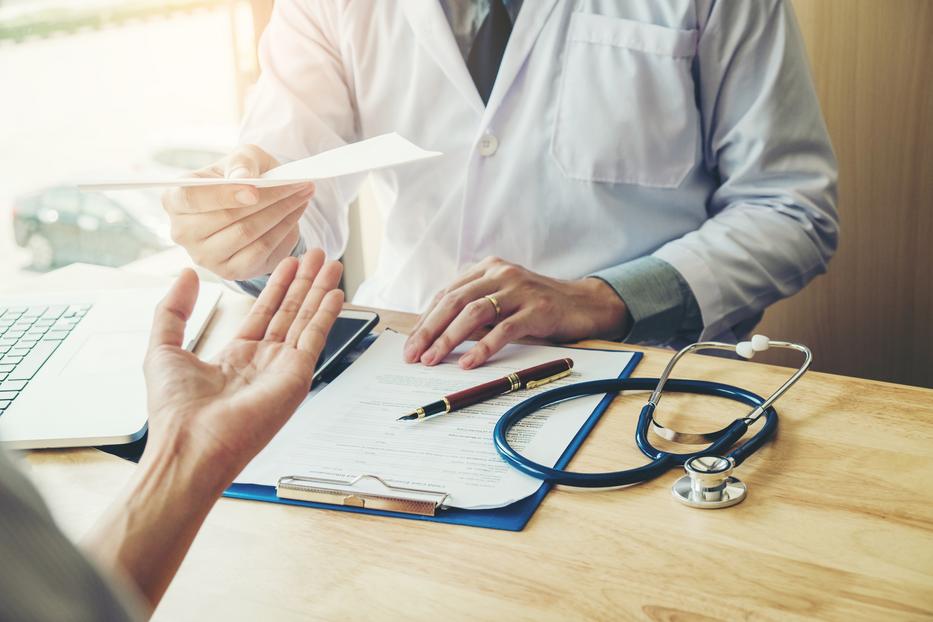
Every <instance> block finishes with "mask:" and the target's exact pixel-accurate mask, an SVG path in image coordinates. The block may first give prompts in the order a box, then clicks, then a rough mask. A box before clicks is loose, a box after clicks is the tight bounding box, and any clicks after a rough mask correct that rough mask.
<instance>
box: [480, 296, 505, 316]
mask: <svg viewBox="0 0 933 622" xmlns="http://www.w3.org/2000/svg"><path fill="white" fill-rule="evenodd" d="M483 298H485V299H486V300H488V301H489V302H490V304H492V308H493V309H495V310H496V320H495V321H496V322H498V321H499V316H500V315H502V307H500V306H499V301H498V300H496V297H495V296H493V295H492V294H489V295H488V296H483Z"/></svg>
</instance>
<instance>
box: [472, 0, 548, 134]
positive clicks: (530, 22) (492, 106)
mask: <svg viewBox="0 0 933 622" xmlns="http://www.w3.org/2000/svg"><path fill="white" fill-rule="evenodd" d="M556 2H557V0H525V2H523V3H522V8H521V9H520V10H519V12H518V18H517V19H516V20H515V25H514V26H513V27H512V34H511V35H510V36H509V44H508V46H507V47H506V48H505V54H504V55H503V57H502V64H500V65H499V73H498V75H496V83H495V84H494V85H493V87H492V93H490V94H489V103H488V104H487V105H486V114H485V116H484V117H483V118H484V121H489V120H490V119H492V116H493V115H494V114H495V112H496V109H497V108H498V107H499V105H500V104H501V103H502V101H503V100H504V99H505V96H506V93H507V92H508V90H509V88H510V87H511V86H512V83H513V82H514V81H515V78H516V76H518V72H519V71H520V70H521V68H522V65H524V64H525V59H526V58H528V55H529V54H530V53H531V48H532V47H533V46H534V43H535V41H536V40H537V38H538V34H539V33H540V32H541V29H542V28H544V23H545V22H546V21H547V18H548V16H549V15H550V14H551V10H552V9H553V8H554V5H555V4H556ZM467 75H468V76H469V73H468V74H467Z"/></svg>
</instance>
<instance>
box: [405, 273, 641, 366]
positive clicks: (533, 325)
mask: <svg viewBox="0 0 933 622" xmlns="http://www.w3.org/2000/svg"><path fill="white" fill-rule="evenodd" d="M497 307H498V308H497ZM630 323H631V317H630V316H629V313H628V310H627V309H626V307H625V303H624V302H623V301H622V299H621V298H619V296H618V294H616V292H615V290H613V289H612V288H611V287H609V285H607V284H606V283H605V282H603V281H602V280H600V279H597V278H584V279H579V280H576V281H563V280H559V279H552V278H548V277H545V276H542V275H540V274H535V273H534V272H531V271H530V270H526V269H525V268H522V267H521V266H517V265H515V264H512V263H509V262H507V261H503V260H501V259H498V258H496V257H488V258H486V259H484V260H483V261H481V262H480V263H479V264H477V265H476V266H474V267H473V268H471V269H469V270H467V271H466V272H465V273H464V274H463V275H461V276H460V277H459V278H458V279H457V280H455V281H454V282H453V283H452V284H451V285H450V286H449V287H448V288H446V289H444V290H442V291H441V292H440V293H438V294H437V296H435V298H434V300H433V302H432V303H431V306H430V307H429V308H428V310H427V311H426V312H425V313H424V314H423V315H422V316H421V318H420V319H419V320H418V323H417V325H416V326H415V329H414V330H413V331H412V333H411V336H409V338H408V340H407V341H406V343H405V348H404V353H403V357H404V359H405V360H406V361H408V362H409V363H414V362H416V361H419V360H420V361H421V362H422V363H423V364H425V365H435V364H437V363H439V362H441V361H442V360H444V357H446V356H447V355H448V354H449V353H450V351H451V350H453V349H454V348H455V347H456V346H457V345H459V344H460V343H462V342H463V341H466V340H467V339H468V338H469V337H470V335H471V334H472V333H473V332H474V331H476V330H478V329H480V328H482V327H484V326H488V325H492V330H490V331H489V333H488V334H487V335H486V336H485V337H483V338H482V339H481V340H480V341H478V342H477V343H476V345H474V346H473V347H472V348H470V349H469V350H468V351H467V352H466V353H464V354H463V355H462V356H461V357H460V359H459V364H460V367H462V368H464V369H471V368H473V367H477V366H479V365H482V364H483V363H485V362H486V361H487V360H488V359H489V357H491V356H492V355H493V354H495V353H496V352H498V351H499V350H501V349H502V347H503V346H504V345H506V344H507V343H509V342H511V341H515V340H517V339H521V338H522V337H541V338H546V339H550V340H553V341H577V340H579V339H584V338H597V337H602V338H610V339H615V338H619V337H622V336H623V335H625V334H626V333H627V332H628V329H629V324H630Z"/></svg>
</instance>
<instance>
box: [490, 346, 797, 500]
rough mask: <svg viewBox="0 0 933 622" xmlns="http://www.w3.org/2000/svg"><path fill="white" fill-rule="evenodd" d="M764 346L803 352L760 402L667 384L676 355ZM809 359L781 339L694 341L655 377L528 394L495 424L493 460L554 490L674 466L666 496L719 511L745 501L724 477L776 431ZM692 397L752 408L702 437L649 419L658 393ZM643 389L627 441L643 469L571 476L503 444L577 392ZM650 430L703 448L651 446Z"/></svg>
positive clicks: (740, 392) (629, 478) (738, 393)
mask: <svg viewBox="0 0 933 622" xmlns="http://www.w3.org/2000/svg"><path fill="white" fill-rule="evenodd" d="M770 347H779V348H790V349H793V350H797V351H799V352H802V353H803V354H804V362H803V364H802V365H801V366H800V368H799V369H798V370H797V371H796V372H795V373H794V374H793V375H792V376H791V377H790V378H789V379H788V380H787V381H786V382H785V383H784V384H783V385H781V386H780V387H779V388H778V389H777V390H776V391H775V392H774V393H773V394H772V395H771V396H770V397H768V398H767V399H766V398H763V397H761V396H759V395H757V394H755V393H752V392H751V391H747V390H745V389H741V388H739V387H735V386H732V385H726V384H721V383H718V382H708V381H703V380H672V379H670V375H671V372H672V370H673V368H674V366H675V365H676V364H677V362H678V361H679V360H680V359H681V358H683V356H684V355H686V354H688V353H690V352H694V351H697V350H701V349H718V350H728V351H732V352H737V353H738V354H739V355H740V356H743V357H745V358H751V357H752V356H754V354H755V353H756V352H761V351H763V350H767V349H768V348H770ZM811 361H812V355H811V353H810V350H809V349H808V348H807V347H806V346H803V345H800V344H795V343H789V342H785V341H770V340H769V339H768V338H767V337H763V336H761V335H756V336H755V337H753V338H752V340H751V341H745V342H742V343H740V344H738V345H730V344H726V343H719V342H700V343H695V344H693V345H691V346H687V347H686V348H684V349H683V350H681V351H679V352H678V353H677V354H675V355H674V356H673V357H672V358H671V361H670V362H669V363H668V365H667V367H665V369H664V371H663V373H662V374H661V376H660V377H659V378H625V379H621V378H614V379H607V380H595V381H591V382H581V383H577V384H572V385H567V386H563V387H558V388H556V389H552V390H550V391H546V392H544V393H540V394H538V395H536V396H534V397H531V398H529V399H527V400H525V401H524V402H522V403H520V404H518V405H516V406H513V407H512V408H510V409H509V410H508V411H507V412H506V413H505V414H504V415H503V416H502V417H501V418H500V419H499V421H498V422H497V423H496V427H495V429H494V431H493V442H494V444H495V447H496V451H498V452H499V455H500V456H502V458H503V459H504V460H505V461H506V462H508V463H509V464H510V465H512V466H513V467H515V468H516V469H518V470H520V471H521V472H523V473H526V474H527V475H530V476H532V477H536V478H538V479H541V480H544V481H546V482H550V483H552V484H555V485H561V486H571V487H577V488H616V487H621V486H628V485H631V484H636V483H640V482H645V481H648V480H650V479H654V478H655V477H658V476H659V475H661V474H663V473H665V472H666V471H668V470H669V469H671V468H673V467H674V466H683V467H684V468H685V470H686V472H687V476H686V477H684V478H681V479H680V480H678V482H677V483H676V484H675V486H674V489H673V493H674V496H675V497H676V498H677V499H678V500H680V501H682V502H683V503H685V504H687V505H690V506H693V507H701V508H714V507H727V506H729V505H734V504H735V503H738V502H739V501H741V500H742V499H744V497H745V491H746V488H745V485H744V484H742V483H741V482H740V481H739V480H737V479H736V478H734V477H732V476H731V473H732V470H733V469H734V468H735V467H737V466H738V465H740V464H742V462H743V461H744V460H745V459H746V458H748V457H749V456H750V455H752V454H753V453H754V452H755V451H757V450H758V449H760V448H761V446H762V445H764V444H765V443H766V442H767V441H768V440H769V439H770V438H771V437H772V436H773V435H774V433H775V431H776V430H777V423H778V416H777V411H775V409H774V406H773V404H774V402H775V401H776V400H777V399H778V398H779V397H781V396H782V395H783V394H784V393H785V392H786V391H787V390H788V389H789V388H790V387H791V386H793V384H794V383H795V382H797V380H799V379H800V377H801V376H802V375H803V374H804V373H805V372H806V371H807V369H808V368H809V366H810V363H811ZM665 388H667V389H669V390H673V391H677V392H683V393H698V394H704V395H711V396H716V397H723V398H726V399H731V400H735V401H738V402H741V403H744V404H746V405H748V406H751V407H752V410H751V412H750V413H749V414H748V415H746V416H745V417H742V418H739V419H736V420H735V421H733V422H732V423H731V424H729V425H728V426H726V427H724V428H723V429H721V430H717V431H716V432H711V433H706V434H683V433H679V432H676V431H673V430H669V429H668V428H664V427H663V426H661V425H660V424H659V423H657V422H656V421H655V419H654V412H655V409H656V408H657V405H658V403H659V402H660V400H661V394H662V392H663V391H664V389H665ZM629 390H651V391H652V394H651V397H650V399H649V400H648V403H646V404H645V405H644V406H643V407H642V409H641V413H640V414H639V417H638V423H637V425H636V427H635V442H636V444H637V446H638V448H639V449H640V450H641V452H642V453H643V454H644V455H645V456H647V457H648V458H649V459H650V460H651V462H649V463H648V464H645V465H642V466H639V467H635V468H632V469H626V470H623V471H614V472H611V473H577V472H572V471H564V470H561V469H554V468H551V467H548V466H545V465H542V464H538V463H536V462H534V461H532V460H529V459H528V458H526V457H525V456H522V455H521V454H520V453H518V452H517V451H516V450H515V449H514V448H513V447H512V446H511V445H510V444H509V442H508V432H509V430H510V429H511V428H512V427H513V426H514V425H515V424H516V423H518V422H519V421H521V420H522V419H524V418H525V417H527V416H529V415H531V414H532V413H534V412H536V411H538V410H540V409H541V408H544V407H545V406H548V405H550V404H554V403H557V402H561V401H564V400H568V399H573V398H576V397H581V396H584V395H593V394H599V393H606V394H616V393H618V392H619V391H629ZM762 416H764V418H765V421H764V424H763V425H762V426H761V429H759V430H758V431H757V432H756V433H755V434H754V435H753V436H752V437H751V438H750V439H748V440H747V441H745V442H744V443H742V444H741V445H738V446H735V445H736V443H738V442H739V441H740V440H741V439H742V437H743V436H745V434H746V432H748V429H749V426H751V425H752V424H754V423H755V422H756V421H757V420H758V419H759V418H761V417H762ZM652 428H653V429H654V430H655V432H656V433H659V435H660V436H662V437H663V438H667V439H669V440H673V441H676V442H681V443H688V444H692V443H697V442H705V443H708V445H707V447H706V448H704V449H702V450H698V451H694V452H689V453H683V454H677V453H672V452H667V451H662V450H660V449H657V448H656V447H655V446H654V445H652V443H651V441H650V440H649V438H648V430H649V429H652ZM730 449H731V451H730Z"/></svg>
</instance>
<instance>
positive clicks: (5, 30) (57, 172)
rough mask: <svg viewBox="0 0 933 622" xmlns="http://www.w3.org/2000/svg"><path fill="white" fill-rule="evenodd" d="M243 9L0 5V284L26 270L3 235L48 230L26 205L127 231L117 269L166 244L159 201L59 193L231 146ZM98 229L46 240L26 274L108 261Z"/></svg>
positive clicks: (20, 244) (171, 169) (244, 59)
mask: <svg viewBox="0 0 933 622" xmlns="http://www.w3.org/2000/svg"><path fill="white" fill-rule="evenodd" d="M257 4H259V3H258V2H257ZM252 8H253V7H252V3H251V2H249V1H247V0H42V1H39V0H0V84H2V85H3V87H2V89H0V91H2V97H0V145H3V148H2V149H0V170H2V171H4V174H3V176H2V177H0V257H2V258H3V260H2V261H0V280H2V279H3V278H4V275H5V273H4V272H3V271H4V270H5V271H7V272H9V271H11V270H14V269H22V268H25V269H29V267H30V265H31V263H32V258H31V257H30V252H29V246H28V244H27V242H28V240H27V236H25V235H20V236H14V230H21V231H25V230H28V231H29V232H31V233H33V234H36V233H38V234H40V237H41V229H42V228H43V227H45V226H47V225H48V223H43V222H42V221H41V219H36V218H35V215H32V216H30V213H31V211H33V210H31V208H29V205H34V203H35V198H36V197H40V198H41V202H42V203H43V205H46V206H48V207H49V209H50V210H53V211H54V212H55V213H58V212H64V211H77V212H79V213H77V214H76V215H75V216H74V220H75V221H76V222H77V221H79V220H80V221H81V222H84V223H86V224H87V223H90V222H91V219H93V220H95V221H100V222H101V223H107V222H111V223H115V222H116V221H120V220H121V219H122V220H125V221H126V223H128V224H127V226H130V227H133V228H135V229H138V230H139V231H137V233H139V235H138V236H137V235H136V234H135V233H134V235H133V236H132V239H133V240H141V241H140V242H138V244H137V246H138V251H139V252H138V254H134V252H132V250H133V249H130V251H129V252H125V253H120V254H119V257H120V261H132V260H133V259H134V258H135V257H136V256H143V255H145V254H148V253H151V252H154V249H153V246H155V248H156V249H157V248H160V247H165V246H167V245H168V244H170V241H169V240H168V238H167V223H166V219H165V217H164V214H163V213H162V208H161V204H160V199H159V193H158V192H152V193H141V192H114V193H108V195H106V196H103V195H99V196H93V195H84V196H81V195H78V194H76V193H75V192H74V191H73V190H71V188H73V186H69V185H67V184H68V182H69V181H71V180H75V179H80V178H81V177H103V176H107V177H115V176H121V175H133V174H144V173H147V172H149V173H156V172H157V173H159V174H164V173H169V174H173V175H175V174H181V173H182V172H184V171H188V170H192V169H197V168H203V167H204V166H206V165H208V164H210V163H211V162H213V161H215V160H216V159H218V158H219V157H220V156H222V155H223V154H225V153H226V152H228V151H229V150H230V149H232V148H233V146H234V144H235V141H236V131H237V126H238V124H239V119H240V115H241V112H242V106H243V99H244V93H245V91H246V89H247V86H248V85H249V84H251V83H252V82H253V80H254V79H255V75H256V73H257V68H256V60H255V36H254V31H253V21H252ZM50 213H52V212H50ZM118 214H119V216H118ZM82 216H85V218H81V217H82ZM25 218H31V220H30V222H29V223H18V222H17V220H22V219H25ZM106 229H107V228H106V227H103V226H101V227H98V228H96V229H93V231H92V230H91V229H89V228H85V229H82V230H81V231H82V233H81V236H82V239H78V238H79V236H78V235H77V234H73V235H71V236H70V237H69V235H66V234H64V233H62V232H61V231H58V232H57V233H56V235H55V236H51V235H48V236H46V237H47V238H48V239H50V240H52V241H53V243H52V246H53V249H52V251H53V257H52V260H51V262H50V261H48V259H49V258H48V257H44V258H43V261H42V262H40V263H41V265H40V266H35V267H41V268H43V269H44V268H49V267H58V266H60V265H63V264H64V263H67V262H70V261H85V262H90V263H112V262H113V261H114V257H116V256H117V255H115V254H114V253H113V252H111V250H112V249H109V248H108V245H111V244H112V243H113V242H112V236H111V237H107V236H105V235H103V232H104V231H105V230H106ZM135 229H134V231H135ZM74 230H75V231H78V230H79V229H78V228H75V229H74ZM20 238H22V239H20ZM8 257H12V258H14V260H13V261H9V260H8V259H7V258H8Z"/></svg>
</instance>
